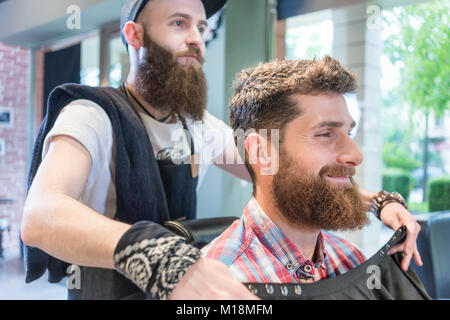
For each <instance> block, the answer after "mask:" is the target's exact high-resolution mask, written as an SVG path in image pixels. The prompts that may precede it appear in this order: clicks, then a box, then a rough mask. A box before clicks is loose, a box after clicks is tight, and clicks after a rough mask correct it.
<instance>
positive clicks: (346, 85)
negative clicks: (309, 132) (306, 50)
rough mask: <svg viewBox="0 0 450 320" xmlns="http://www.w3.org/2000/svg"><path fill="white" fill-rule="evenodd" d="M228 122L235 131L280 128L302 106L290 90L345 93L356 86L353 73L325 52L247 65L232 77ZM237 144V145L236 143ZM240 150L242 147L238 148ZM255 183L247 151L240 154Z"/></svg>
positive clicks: (293, 116) (302, 92)
mask: <svg viewBox="0 0 450 320" xmlns="http://www.w3.org/2000/svg"><path fill="white" fill-rule="evenodd" d="M233 86H234V95H233V97H232V98H231V101H230V104H229V108H230V124H231V127H232V128H233V129H234V130H235V131H236V130H238V129H242V130H243V131H244V132H247V130H251V129H254V130H255V131H256V132H258V131H259V130H261V129H267V130H268V132H270V130H271V129H279V130H280V142H281V141H282V140H283V129H284V127H285V126H286V125H287V124H288V123H289V122H291V121H292V120H294V119H295V118H297V117H298V116H299V115H301V113H302V110H301V107H300V106H298V105H297V103H296V102H295V101H294V100H293V99H291V96H292V95H293V94H305V95H318V94H328V93H336V94H345V93H349V92H353V91H355V90H356V77H355V75H354V74H353V73H351V72H350V71H348V70H346V69H345V68H343V67H342V66H341V64H340V63H339V61H338V60H336V59H334V58H332V57H330V56H325V57H323V58H322V59H321V60H315V59H314V60H277V61H273V62H268V63H260V64H259V65H257V66H255V67H251V68H247V69H244V70H242V71H241V72H239V73H238V74H237V75H236V77H235V80H234V84H233ZM238 147H239V146H238ZM238 149H239V151H240V152H241V153H242V150H240V149H244V151H245V148H238ZM241 157H242V158H243V159H245V164H246V166H247V169H248V170H249V173H250V176H251V178H252V180H253V183H254V184H255V175H254V172H253V170H252V168H251V167H250V165H249V163H248V157H247V152H246V151H245V154H244V155H243V154H241Z"/></svg>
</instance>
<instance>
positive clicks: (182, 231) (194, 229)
mask: <svg viewBox="0 0 450 320" xmlns="http://www.w3.org/2000/svg"><path fill="white" fill-rule="evenodd" d="M236 219H239V218H237V217H220V218H207V219H195V220H184V221H173V220H172V221H166V222H165V223H164V226H165V227H166V228H167V229H169V230H171V231H172V232H174V233H176V234H178V235H180V236H183V237H185V238H186V239H187V243H189V244H192V245H193V246H195V247H197V248H199V249H201V248H203V247H204V246H205V245H207V244H208V243H210V242H211V241H212V240H214V238H216V237H218V236H219V235H220V234H222V232H224V231H225V230H226V229H227V228H228V227H229V226H230V225H231V224H232V223H233V222H234V221H235V220H236Z"/></svg>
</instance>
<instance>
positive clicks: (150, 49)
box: [135, 34, 206, 121]
mask: <svg viewBox="0 0 450 320" xmlns="http://www.w3.org/2000/svg"><path fill="white" fill-rule="evenodd" d="M144 47H145V48H146V52H145V56H144V58H143V60H142V61H141V63H140V64H139V66H138V69H137V72H136V83H135V90H136V92H137V93H138V94H139V95H140V96H141V97H142V98H143V99H144V100H145V101H147V102H148V103H150V104H151V105H152V107H154V108H155V109H158V110H161V111H164V110H168V111H169V113H170V114H171V115H177V116H178V117H179V118H181V119H182V120H183V121H184V119H185V118H191V119H193V120H201V119H203V114H204V111H205V110H206V77H205V74H204V73H203V70H202V64H203V62H204V60H203V56H202V54H201V51H200V49H199V48H197V47H192V48H190V49H189V50H187V51H185V52H181V53H177V54H172V53H171V52H170V51H168V50H166V49H165V48H163V47H162V46H160V45H158V44H157V43H156V42H155V41H153V40H152V39H150V37H149V36H148V34H144ZM194 54H195V55H196V56H197V57H198V60H199V62H198V63H189V64H186V65H181V64H179V63H178V62H177V61H176V57H178V56H187V55H194Z"/></svg>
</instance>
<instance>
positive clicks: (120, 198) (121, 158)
mask: <svg viewBox="0 0 450 320" xmlns="http://www.w3.org/2000/svg"><path fill="white" fill-rule="evenodd" d="M77 99H89V100H92V101H94V102H95V103H97V104H98V105H99V106H101V107H102V108H103V109H104V110H105V112H106V114H107V115H108V117H109V119H110V120H111V125H112V130H113V134H114V142H115V148H116V149H115V152H116V157H115V177H116V181H115V184H116V185H115V186H116V195H117V203H116V205H117V211H116V217H115V219H116V220H119V221H122V222H125V223H129V224H134V223H136V222H138V221H142V220H147V221H152V222H155V231H156V230H158V229H159V228H163V227H162V226H161V224H162V223H163V222H165V221H167V220H169V210H168V204H167V199H166V195H165V192H164V187H163V183H162V181H161V176H160V172H159V169H158V164H157V161H156V159H155V155H154V152H153V149H152V146H151V142H150V139H149V138H148V135H147V133H146V130H145V127H144V125H143V124H142V122H141V120H140V118H139V115H138V113H137V112H136V111H135V110H134V108H133V106H132V105H131V104H130V102H129V101H128V99H127V97H126V96H125V95H124V94H123V93H122V92H121V91H119V90H117V89H114V88H108V87H97V88H93V87H88V86H83V85H77V84H66V85H62V86H59V87H57V88H55V89H54V90H53V91H52V93H51V94H50V96H49V99H48V103H47V115H46V117H45V118H44V120H43V122H42V124H41V127H40V129H39V132H38V136H37V138H36V142H35V145H34V150H33V158H32V163H31V168H30V171H29V175H28V189H29V188H30V186H31V183H32V182H33V179H34V176H35V174H36V172H37V169H38V167H39V165H40V163H41V157H42V147H43V143H44V139H45V136H46V135H47V133H48V132H49V131H50V129H51V128H52V127H53V125H54V123H55V121H56V118H57V117H58V115H59V113H60V111H61V109H62V108H63V107H65V106H66V105H67V104H69V103H70V102H72V101H74V100H77ZM166 231H167V230H166ZM24 256H25V257H24V258H25V259H24V264H25V273H26V275H25V277H26V278H25V281H26V282H27V283H28V282H31V281H33V280H36V279H38V278H39V277H41V276H42V275H43V274H44V273H45V271H46V270H47V269H48V271H49V282H53V283H54V282H59V281H61V279H62V278H63V277H65V276H66V275H67V272H68V270H67V268H68V267H69V264H67V263H65V262H63V261H60V260H58V259H56V258H54V257H52V256H50V255H48V254H47V253H45V252H43V251H42V250H40V249H38V248H34V247H29V246H26V245H25V246H24ZM80 268H81V289H80V290H78V289H73V290H69V299H121V298H145V297H146V296H145V295H144V294H143V293H142V291H141V290H140V289H139V288H138V287H137V286H135V285H134V284H133V283H132V282H131V281H129V280H128V279H126V278H125V277H123V276H122V275H120V274H119V273H118V272H116V271H115V270H109V269H101V268H87V267H80Z"/></svg>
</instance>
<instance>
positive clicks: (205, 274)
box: [170, 258, 258, 300]
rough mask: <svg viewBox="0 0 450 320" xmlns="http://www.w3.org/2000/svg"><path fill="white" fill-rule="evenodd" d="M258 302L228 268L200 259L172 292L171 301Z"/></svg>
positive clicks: (219, 263) (213, 261)
mask: <svg viewBox="0 0 450 320" xmlns="http://www.w3.org/2000/svg"><path fill="white" fill-rule="evenodd" d="M212 299H217V300H256V299H258V297H256V296H255V295H253V294H252V293H251V292H250V291H249V290H248V289H247V288H246V287H245V286H244V285H243V284H242V283H240V282H239V281H237V280H236V279H235V278H233V275H232V274H231V272H230V271H229V270H228V268H227V267H226V266H225V265H224V264H223V263H221V262H219V261H217V260H213V259H204V258H201V259H199V260H198V261H197V262H196V263H195V264H194V265H192V267H190V268H189V269H188V271H187V272H186V274H185V275H184V276H183V278H181V281H180V282H179V283H178V285H177V286H176V287H175V289H174V290H173V291H172V294H171V295H170V300H212Z"/></svg>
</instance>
